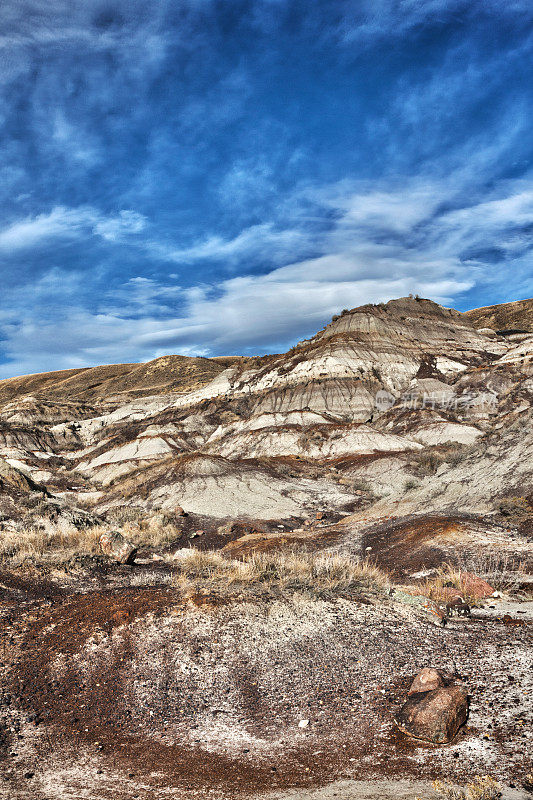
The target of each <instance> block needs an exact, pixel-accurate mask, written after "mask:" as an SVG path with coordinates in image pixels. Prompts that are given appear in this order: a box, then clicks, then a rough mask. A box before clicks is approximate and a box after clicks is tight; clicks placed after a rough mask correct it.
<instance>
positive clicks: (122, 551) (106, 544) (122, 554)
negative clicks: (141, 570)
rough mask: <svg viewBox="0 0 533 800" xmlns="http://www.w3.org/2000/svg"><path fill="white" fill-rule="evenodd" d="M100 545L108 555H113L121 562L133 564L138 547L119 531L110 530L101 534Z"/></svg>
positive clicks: (112, 556)
mask: <svg viewBox="0 0 533 800" xmlns="http://www.w3.org/2000/svg"><path fill="white" fill-rule="evenodd" d="M100 547H101V548H102V552H103V553H104V554H105V555H106V556H111V558H114V559H115V560H116V561H118V562H119V563H120V564H132V563H133V560H134V558H135V555H136V553H137V548H136V547H135V545H134V544H132V543H131V542H130V541H129V539H126V537H125V536H123V535H122V534H121V533H120V532H119V531H108V532H107V533H103V534H102V535H101V536H100Z"/></svg>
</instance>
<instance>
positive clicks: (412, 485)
mask: <svg viewBox="0 0 533 800" xmlns="http://www.w3.org/2000/svg"><path fill="white" fill-rule="evenodd" d="M417 486H418V481H415V480H414V478H409V479H408V480H406V481H405V485H404V487H403V490H404V492H410V491H411V490H412V489H416V488H417Z"/></svg>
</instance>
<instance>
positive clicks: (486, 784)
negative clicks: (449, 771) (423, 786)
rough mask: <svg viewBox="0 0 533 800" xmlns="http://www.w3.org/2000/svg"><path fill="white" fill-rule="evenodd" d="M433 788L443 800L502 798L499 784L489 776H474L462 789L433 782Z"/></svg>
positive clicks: (491, 799)
mask: <svg viewBox="0 0 533 800" xmlns="http://www.w3.org/2000/svg"><path fill="white" fill-rule="evenodd" d="M433 788H434V789H435V791H436V792H438V793H439V794H440V796H441V797H442V798H444V800H497V798H499V797H501V796H502V793H501V787H500V784H499V783H498V782H497V781H495V780H494V778H491V777H490V775H476V777H475V778H474V780H473V781H472V782H471V783H467V785H466V786H465V787H464V788H461V787H459V788H457V787H454V786H453V784H451V783H449V781H434V783H433Z"/></svg>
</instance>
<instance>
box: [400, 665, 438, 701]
mask: <svg viewBox="0 0 533 800" xmlns="http://www.w3.org/2000/svg"><path fill="white" fill-rule="evenodd" d="M441 686H445V682H444V678H443V677H442V675H441V674H440V672H439V671H438V670H436V669H432V668H431V667H424V669H422V670H420V672H419V673H418V675H417V676H416V678H415V679H414V681H413V682H412V684H411V688H410V689H409V691H408V693H407V694H408V695H412V694H417V693H420V692H430V691H432V690H433V689H439V688H440V687H441Z"/></svg>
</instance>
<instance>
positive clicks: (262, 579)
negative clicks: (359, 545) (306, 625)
mask: <svg viewBox="0 0 533 800" xmlns="http://www.w3.org/2000/svg"><path fill="white" fill-rule="evenodd" d="M176 583H177V585H178V586H179V587H180V588H187V587H189V586H191V584H192V585H194V584H197V585H201V587H202V588H204V589H205V588H208V589H211V590H224V589H226V590H227V589H229V588H240V589H243V590H244V589H248V590H253V589H257V590H261V589H267V590H269V591H272V592H276V593H281V594H285V593H294V592H303V593H309V594H311V595H313V596H329V595H332V594H338V593H343V592H353V591H358V592H360V591H367V592H368V591H370V592H374V593H376V592H377V593H379V592H382V591H383V590H384V589H385V587H386V586H388V583H389V579H388V576H387V574H386V573H385V572H383V571H382V570H381V569H379V568H378V567H377V566H376V565H375V564H374V563H373V562H371V561H369V560H368V559H365V560H360V559H356V558H353V557H350V556H347V555H336V554H330V553H318V554H317V553H305V552H298V551H289V552H283V553H260V552H254V553H251V554H250V555H248V556H245V557H244V558H243V559H242V560H235V559H228V558H225V557H224V556H223V555H222V554H221V553H217V552H213V551H199V550H191V552H190V554H186V555H184V556H183V558H182V559H181V560H180V561H179V563H178V566H177V576H176ZM197 588H199V586H197Z"/></svg>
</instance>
